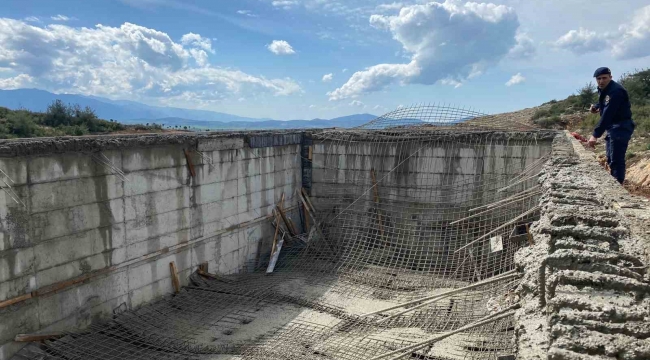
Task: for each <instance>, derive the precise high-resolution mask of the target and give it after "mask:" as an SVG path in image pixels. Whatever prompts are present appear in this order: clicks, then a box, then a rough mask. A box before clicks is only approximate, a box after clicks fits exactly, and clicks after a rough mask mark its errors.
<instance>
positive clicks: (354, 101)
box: [348, 100, 366, 107]
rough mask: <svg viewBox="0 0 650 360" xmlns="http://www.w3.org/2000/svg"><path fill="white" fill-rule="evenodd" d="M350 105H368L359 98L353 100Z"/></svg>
mask: <svg viewBox="0 0 650 360" xmlns="http://www.w3.org/2000/svg"><path fill="white" fill-rule="evenodd" d="M348 105H350V106H356V107H366V104H364V103H362V102H361V101H359V100H352V101H351V102H350V103H349V104H348Z"/></svg>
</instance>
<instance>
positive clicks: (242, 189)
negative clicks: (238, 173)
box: [237, 175, 275, 195]
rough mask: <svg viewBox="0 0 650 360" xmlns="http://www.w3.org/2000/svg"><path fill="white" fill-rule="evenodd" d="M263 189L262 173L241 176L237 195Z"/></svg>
mask: <svg viewBox="0 0 650 360" xmlns="http://www.w3.org/2000/svg"><path fill="white" fill-rule="evenodd" d="M274 181H275V179H274ZM262 189H263V185H262V175H254V176H248V177H245V178H239V181H238V182H237V195H245V194H250V193H253V192H258V191H262Z"/></svg>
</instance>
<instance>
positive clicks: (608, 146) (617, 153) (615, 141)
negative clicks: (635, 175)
mask: <svg viewBox="0 0 650 360" xmlns="http://www.w3.org/2000/svg"><path fill="white" fill-rule="evenodd" d="M629 142H630V137H629V136H625V135H618V134H607V136H606V137H605V151H606V153H607V165H609V169H610V173H611V174H612V176H613V177H614V178H616V180H617V181H618V182H619V183H621V184H622V183H623V180H625V152H626V151H627V145H628V143H629Z"/></svg>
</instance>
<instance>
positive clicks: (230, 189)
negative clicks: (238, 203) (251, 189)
mask: <svg viewBox="0 0 650 360" xmlns="http://www.w3.org/2000/svg"><path fill="white" fill-rule="evenodd" d="M222 184H223V186H222V188H221V198H222V199H224V200H225V199H232V198H234V197H237V196H238V195H239V180H238V179H234V180H228V181H225V182H223V183H222Z"/></svg>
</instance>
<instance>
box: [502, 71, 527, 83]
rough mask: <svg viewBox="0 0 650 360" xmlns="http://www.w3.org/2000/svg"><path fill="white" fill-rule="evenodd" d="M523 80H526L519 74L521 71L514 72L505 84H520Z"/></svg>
mask: <svg viewBox="0 0 650 360" xmlns="http://www.w3.org/2000/svg"><path fill="white" fill-rule="evenodd" d="M524 81H526V78H525V77H523V76H522V75H521V73H516V74H515V75H512V77H511V78H510V80H508V82H507V83H506V86H512V85H517V84H521V83H523V82H524Z"/></svg>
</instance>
